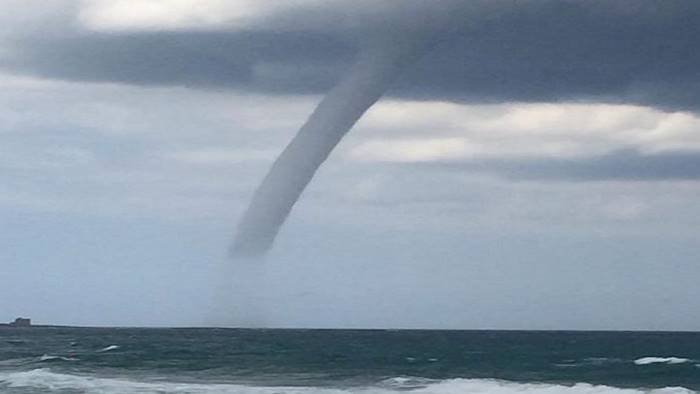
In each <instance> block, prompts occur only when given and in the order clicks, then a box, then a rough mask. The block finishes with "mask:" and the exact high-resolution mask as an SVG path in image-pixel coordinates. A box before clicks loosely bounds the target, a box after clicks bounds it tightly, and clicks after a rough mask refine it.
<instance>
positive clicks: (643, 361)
mask: <svg viewBox="0 0 700 394" xmlns="http://www.w3.org/2000/svg"><path fill="white" fill-rule="evenodd" d="M691 361H692V360H690V359H688V358H682V357H642V358H638V359H636V360H634V363H635V364H637V365H649V364H683V363H689V362H691Z"/></svg>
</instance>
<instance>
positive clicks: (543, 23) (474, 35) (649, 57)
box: [0, 0, 700, 110]
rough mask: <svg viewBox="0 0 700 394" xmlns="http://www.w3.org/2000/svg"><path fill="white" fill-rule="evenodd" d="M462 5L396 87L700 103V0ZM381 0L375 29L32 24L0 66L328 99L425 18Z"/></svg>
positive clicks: (479, 98) (497, 96)
mask: <svg viewBox="0 0 700 394" xmlns="http://www.w3.org/2000/svg"><path fill="white" fill-rule="evenodd" d="M463 3H464V4H465V5H464V6H462V7H457V11H455V17H454V19H453V20H454V21H456V22H455V26H453V27H452V28H451V29H449V31H450V32H449V33H444V35H443V36H442V38H441V40H440V41H441V44H440V45H438V46H437V47H436V48H435V49H434V50H433V51H432V52H430V53H429V54H427V55H426V56H425V57H424V58H423V59H422V60H421V61H420V62H418V64H416V65H415V66H414V67H412V68H410V69H409V70H408V72H407V73H406V74H405V75H404V76H403V77H402V78H401V79H400V80H399V81H398V83H397V84H396V85H395V88H394V89H393V90H392V91H391V92H390V94H391V95H394V96H399V97H411V98H426V99H447V100H456V101H469V102H502V101H564V100H596V101H607V102H629V103H638V104H645V105H652V106H656V107H660V108H666V109H692V110H695V109H698V103H700V72H698V70H700V51H698V50H697V49H698V48H697V46H698V42H699V41H698V39H699V37H700V24H698V23H697V21H698V20H700V2H697V1H695V0H683V1H680V0H678V1H664V2H659V1H650V0H649V1H647V0H642V1H618V2H607V1H587V2H584V1H522V2H493V3H490V4H495V5H491V6H483V10H484V11H483V12H482V13H480V12H478V10H477V12H475V11H474V9H473V8H474V7H473V5H470V4H471V3H469V2H463ZM377 4H380V3H377ZM381 4H383V5H384V6H383V8H382V10H383V11H384V14H381V15H383V17H381V18H376V19H375V20H372V21H371V23H370V25H368V26H365V25H366V24H365V25H363V24H362V23H360V22H358V23H357V25H358V26H360V28H362V29H364V30H363V31H361V32H359V33H358V32H357V31H353V30H352V29H346V28H339V27H338V28H336V27H334V26H333V24H332V23H326V24H320V25H319V24H318V23H316V22H314V23H313V24H314V26H316V28H314V29H308V30H305V29H304V27H303V26H305V24H306V23H307V22H309V21H311V20H312V19H318V13H309V15H308V16H305V15H304V13H303V12H300V11H299V10H295V12H294V14H293V15H287V16H285V17H284V18H282V19H284V20H286V21H287V22H288V23H289V20H290V19H295V20H298V23H297V25H298V27H297V28H295V29H291V30H290V29H289V28H285V30H282V29H278V28H276V27H275V26H274V24H271V25H270V26H269V28H266V27H265V26H262V27H259V26H258V27H256V29H255V30H254V31H247V32H241V31H231V32H202V31H200V32H191V31H188V32H185V31H181V32H166V31H160V32H144V33H138V32H131V33H129V34H126V33H123V34H118V33H103V32H86V31H84V30H80V29H77V30H72V29H69V28H67V29H66V31H65V32H63V34H51V35H45V34H41V32H32V34H31V35H29V36H24V37H22V38H19V39H16V40H14V41H13V42H12V43H11V44H12V45H11V49H10V54H9V56H8V57H6V58H5V60H2V61H0V64H1V65H2V66H4V67H5V68H9V69H12V70H14V71H15V72H20V73H30V74H35V75H41V76H45V77H52V78H63V79H70V80H79V81H113V82H122V83H130V84H140V85H186V86H193V87H203V88H237V89H245V90H251V91H267V92H270V91H272V92H288V93H309V92H315V93H322V92H325V91H326V90H327V89H329V88H330V87H331V86H332V85H333V84H334V83H335V82H336V81H337V79H338V78H339V76H340V75H342V73H343V71H344V70H345V68H346V67H347V64H348V63H349V62H350V61H351V59H352V58H353V57H354V56H355V54H356V52H357V50H358V48H359V47H361V46H362V45H364V43H366V42H371V41H373V40H376V39H379V38H380V37H381V36H382V35H383V34H386V32H387V31H389V30H391V29H392V26H393V25H394V23H393V22H392V21H394V19H398V18H400V19H401V21H402V24H403V25H404V26H405V25H410V24H411V23H414V24H416V25H421V24H426V22H424V21H422V20H421V17H422V16H423V14H421V13H415V14H410V13H407V12H404V11H402V8H400V7H398V6H396V7H393V8H395V11H391V10H392V9H393V8H392V7H388V9H389V10H390V11H391V12H388V13H387V12H386V10H387V4H391V3H386V4H385V3H381ZM436 4H438V3H436ZM440 4H441V3H440ZM451 4H452V5H451V6H452V7H454V3H451ZM459 4H462V3H459ZM481 4H489V3H481ZM438 6H439V5H436V7H438ZM378 7H379V6H378ZM467 8H469V9H467ZM329 9H330V8H329ZM358 15H362V14H358ZM285 18H286V19H285ZM305 18H306V19H305ZM392 18H394V19H392ZM411 18H413V20H411ZM307 19H308V20H307ZM309 23H310V22H309ZM383 25H385V26H383ZM318 26H321V28H318ZM435 28H436V29H441V28H444V26H435Z"/></svg>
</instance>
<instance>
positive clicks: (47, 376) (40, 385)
mask: <svg viewBox="0 0 700 394" xmlns="http://www.w3.org/2000/svg"><path fill="white" fill-rule="evenodd" d="M382 383H390V384H380V385H378V386H369V387H357V388H350V389H347V388H346V389H340V388H331V387H260V386H245V385H237V384H201V383H199V384H197V383H175V382H163V381H157V382H138V381H133V380H128V379H116V378H98V377H92V376H79V375H70V374H63V373H56V372H51V371H49V370H47V369H35V370H32V371H26V372H6V373H0V391H2V389H3V388H18V389H28V390H36V389H38V390H50V391H60V392H63V391H66V392H81V393H87V394H96V393H104V394H113V393H120V394H129V393H141V394H143V393H159V394H164V393H177V394H183V393H191V394H209V393H222V394H229V393H230V394H396V393H399V392H406V390H410V392H411V393H412V394H487V393H488V394H692V393H695V392H694V391H691V390H687V389H685V388H682V387H667V388H662V389H655V390H644V389H621V388H614V387H608V386H595V385H590V384H585V383H579V384H576V385H573V386H562V385H554V384H535V383H515V382H505V381H496V380H489V379H450V380H428V379H420V378H394V379H389V380H387V381H385V382H382ZM417 383H419V384H417Z"/></svg>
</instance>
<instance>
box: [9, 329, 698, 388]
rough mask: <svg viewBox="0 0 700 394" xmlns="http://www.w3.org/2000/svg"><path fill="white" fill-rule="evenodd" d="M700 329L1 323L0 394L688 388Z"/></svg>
mask: <svg viewBox="0 0 700 394" xmlns="http://www.w3.org/2000/svg"><path fill="white" fill-rule="evenodd" d="M694 390H700V333H632V332H629V333H620V332H617V333H611V332H525V331H520V332H515V331H510V332H504V331H381V330H361V331H358V330H238V329H116V328H31V329H12V328H0V392H2V393H245V394H278V393H299V394H325V393H328V394H354V393H367V394H369V393H382V394H391V393H398V392H403V391H411V392H415V393H416V394H438V393H447V394H452V393H455V394H456V393H499V394H500V393H502V394H510V393H520V394H529V393H571V394H583V393H586V394H588V393H613V394H614V393H630V394H632V393H641V392H652V393H691V392H695V391H694Z"/></svg>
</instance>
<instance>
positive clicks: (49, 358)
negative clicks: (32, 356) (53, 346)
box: [39, 354, 78, 362]
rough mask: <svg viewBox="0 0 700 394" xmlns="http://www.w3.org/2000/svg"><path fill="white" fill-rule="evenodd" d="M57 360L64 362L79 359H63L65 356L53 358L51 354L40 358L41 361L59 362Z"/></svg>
mask: <svg viewBox="0 0 700 394" xmlns="http://www.w3.org/2000/svg"><path fill="white" fill-rule="evenodd" d="M57 360H62V361H77V360H78V359H77V358H75V357H63V356H52V355H50V354H44V355H43V356H41V357H39V361H41V362H43V361H57Z"/></svg>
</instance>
